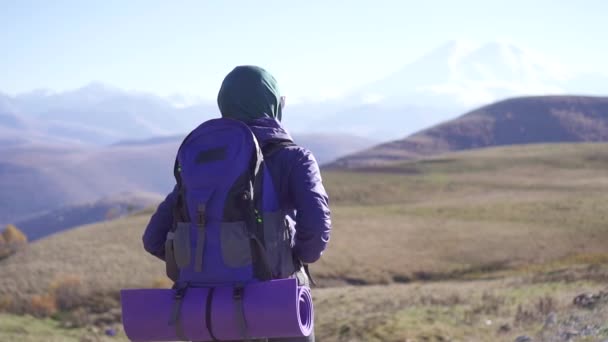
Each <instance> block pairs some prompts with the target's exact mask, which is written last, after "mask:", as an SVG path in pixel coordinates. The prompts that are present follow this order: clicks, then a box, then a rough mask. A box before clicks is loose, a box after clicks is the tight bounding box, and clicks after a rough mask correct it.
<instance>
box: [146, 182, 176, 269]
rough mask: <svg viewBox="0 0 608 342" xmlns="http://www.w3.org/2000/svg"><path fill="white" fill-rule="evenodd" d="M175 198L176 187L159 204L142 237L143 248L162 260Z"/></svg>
mask: <svg viewBox="0 0 608 342" xmlns="http://www.w3.org/2000/svg"><path fill="white" fill-rule="evenodd" d="M176 200H177V187H175V188H174V189H173V191H171V193H169V195H167V197H166V198H165V200H164V201H162V202H161V203H160V204H159V206H158V208H157V209H156V212H155V213H154V214H153V215H152V217H151V218H150V222H149V223H148V226H147V227H146V230H145V232H144V235H143V237H142V241H143V244H144V249H145V250H146V251H147V252H148V253H150V254H152V255H154V256H156V257H158V258H159V259H162V260H165V240H166V238H167V233H168V232H169V230H170V229H171V226H172V225H173V207H174V206H175V202H176Z"/></svg>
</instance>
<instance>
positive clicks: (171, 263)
mask: <svg viewBox="0 0 608 342" xmlns="http://www.w3.org/2000/svg"><path fill="white" fill-rule="evenodd" d="M174 236H175V234H173V232H169V233H168V234H167V240H166V241H165V271H166V273H167V277H169V279H171V280H173V281H177V279H178V278H179V267H178V266H177V263H176V262H175V251H174V250H173V238H174Z"/></svg>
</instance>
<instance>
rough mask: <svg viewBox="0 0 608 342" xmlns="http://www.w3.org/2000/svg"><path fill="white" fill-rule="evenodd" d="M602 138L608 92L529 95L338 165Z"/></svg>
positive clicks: (607, 136)
mask: <svg viewBox="0 0 608 342" xmlns="http://www.w3.org/2000/svg"><path fill="white" fill-rule="evenodd" d="M601 141H608V97H582V96H540V97H523V98H514V99H508V100H504V101H500V102H497V103H494V104H491V105H488V106H484V107H481V108H479V109H476V110H473V111H471V112H469V113H467V114H464V115H462V116H460V117H458V118H456V119H454V120H450V121H447V122H445V123H442V124H439V125H437V126H434V127H431V128H428V129H425V130H423V131H420V132H418V133H415V134H413V135H411V136H409V137H407V138H405V139H402V140H396V141H392V142H388V143H384V144H381V145H378V146H375V147H373V148H371V149H368V150H365V151H362V152H359V153H355V154H353V155H349V156H346V157H343V158H340V159H339V160H338V161H337V162H336V163H334V164H333V165H332V166H333V167H346V168H351V167H355V168H356V167H367V166H373V165H378V164H386V163H394V162H399V161H403V160H411V159H416V158H420V157H424V156H431V155H437V154H440V153H445V152H449V151H459V150H468V149H475V148H482V147H489V146H503V145H517V144H531V143H557V142H601Z"/></svg>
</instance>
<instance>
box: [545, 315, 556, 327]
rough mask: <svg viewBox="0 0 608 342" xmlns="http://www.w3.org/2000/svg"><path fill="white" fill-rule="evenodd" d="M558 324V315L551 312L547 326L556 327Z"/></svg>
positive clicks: (547, 319)
mask: <svg viewBox="0 0 608 342" xmlns="http://www.w3.org/2000/svg"><path fill="white" fill-rule="evenodd" d="M555 323H557V314H556V313H555V312H550V313H549V314H548V315H547V318H546V319H545V326H546V327H547V326H550V325H554V324H555Z"/></svg>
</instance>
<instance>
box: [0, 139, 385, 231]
mask: <svg viewBox="0 0 608 342" xmlns="http://www.w3.org/2000/svg"><path fill="white" fill-rule="evenodd" d="M182 139H183V136H182V135H179V136H168V137H160V138H153V139H146V140H135V141H122V142H118V143H115V144H113V145H110V146H90V145H83V144H79V145H74V144H66V143H57V142H54V143H49V142H47V143H41V142H30V143H27V144H26V143H22V144H13V145H10V144H9V145H0V156H1V158H0V224H2V223H20V226H19V227H20V228H21V229H22V230H25V231H28V230H29V229H30V228H31V229H34V228H33V227H37V226H38V223H37V222H40V218H41V217H48V215H50V216H53V217H65V216H66V215H65V214H64V213H65V212H66V211H69V212H71V213H75V214H77V216H79V217H80V216H82V212H83V211H82V210H80V209H78V210H76V209H77V208H80V206H82V205H83V203H85V207H86V208H89V207H90V205H89V203H91V202H95V201H97V200H99V199H100V198H102V197H106V196H116V194H119V193H135V194H138V193H148V194H149V193H153V194H165V193H167V192H168V191H170V190H171V188H172V186H173V185H174V182H175V181H174V178H173V171H172V170H173V161H174V158H175V153H176V151H177V148H178V146H179V144H180V143H181V141H182ZM294 139H295V141H296V142H297V143H298V144H300V145H302V146H305V147H307V148H309V149H310V150H312V151H313V152H314V154H315V157H316V158H317V160H318V161H319V163H321V164H324V163H328V162H330V161H332V160H334V159H336V158H337V157H339V156H342V155H346V154H349V153H353V152H355V151H358V150H361V149H364V148H367V147H369V146H372V145H373V144H375V143H376V142H374V141H371V140H368V139H364V138H360V137H353V136H348V135H339V134H336V135H323V134H314V135H303V136H296V137H294ZM148 198H150V196H143V197H142V196H131V197H130V200H129V201H128V204H130V205H131V206H134V207H139V206H142V205H148V204H149V203H150V201H148V200H147V199H148ZM104 203H105V202H104ZM126 203H127V201H124V200H121V201H114V203H113V204H111V205H110V204H107V203H105V204H104V205H103V206H101V205H99V203H98V204H97V205H95V208H96V210H97V209H99V208H101V207H103V208H109V207H110V206H112V205H113V206H120V207H125V206H126V205H127V204H126ZM99 210H101V209H99ZM99 210H98V211H99ZM41 215H42V216H41ZM32 217H34V218H36V219H35V220H34V221H32V220H31V218H32ZM96 217H97V216H96ZM73 220H81V219H76V218H74V219H73ZM68 221H70V219H64V220H62V222H63V223H61V224H63V225H65V224H66V222H68ZM52 230H53V229H50V228H48V229H47V230H46V231H52Z"/></svg>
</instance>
